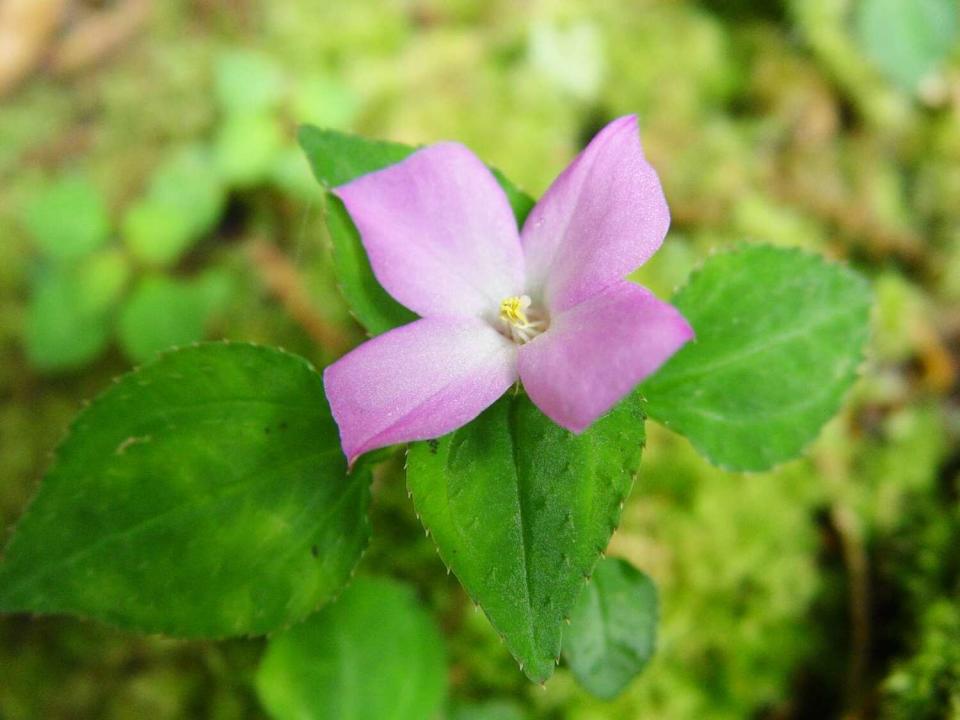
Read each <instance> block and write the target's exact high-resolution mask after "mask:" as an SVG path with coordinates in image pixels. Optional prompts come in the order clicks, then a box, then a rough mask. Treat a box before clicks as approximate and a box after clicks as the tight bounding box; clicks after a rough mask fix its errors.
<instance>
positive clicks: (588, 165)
mask: <svg viewBox="0 0 960 720" xmlns="http://www.w3.org/2000/svg"><path fill="white" fill-rule="evenodd" d="M669 225H670V211H669V210H668V208H667V202H666V199H665V198H664V196H663V189H662V188H661V187H660V180H659V179H658V178H657V173H656V171H654V169H653V168H652V167H651V166H650V164H649V163H648V162H647V161H646V159H645V158H644V155H643V150H642V149H641V147H640V136H639V132H638V129H637V118H636V116H635V115H629V116H627V117H622V118H620V119H618V120H614V121H613V122H611V123H610V124H609V125H607V126H606V127H605V128H604V129H603V130H601V131H600V132H599V133H598V134H597V136H596V137H594V138H593V140H592V141H591V142H590V144H589V145H588V146H587V147H586V149H584V150H583V152H581V153H580V155H578V156H577V158H576V159H575V160H574V161H573V162H572V163H570V165H569V166H568V167H567V169H566V170H564V171H563V173H562V174H561V175H560V176H559V177H558V178H557V179H556V180H555V181H554V182H553V184H552V185H551V186H550V187H549V189H548V190H547V192H546V193H545V194H544V196H543V197H542V198H541V199H540V202H538V203H537V205H536V207H534V208H533V210H532V211H531V212H530V215H529V216H528V217H527V221H526V223H524V226H523V232H522V233H521V237H522V243H523V251H524V255H525V257H526V266H527V289H528V291H529V292H530V294H531V295H534V296H535V297H538V298H541V299H542V300H543V301H544V302H545V303H546V305H547V307H548V308H549V309H550V310H551V312H561V311H563V310H566V309H567V308H571V307H573V306H574V305H576V304H577V303H578V302H582V301H583V300H586V299H587V298H588V297H590V296H591V295H593V294H594V293H597V292H599V291H600V290H602V289H603V288H605V287H606V286H607V285H609V284H611V283H612V282H615V281H617V280H620V279H622V278H623V277H624V276H626V275H627V274H629V273H630V272H632V271H633V270H635V269H636V268H637V267H639V266H640V265H642V264H643V263H644V262H645V261H646V260H647V258H649V257H650V256H651V255H653V254H654V253H655V252H656V251H657V248H659V247H660V244H661V243H662V242H663V238H664V236H665V235H666V233H667V228H668V227H669Z"/></svg>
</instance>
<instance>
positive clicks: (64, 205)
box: [23, 176, 110, 260]
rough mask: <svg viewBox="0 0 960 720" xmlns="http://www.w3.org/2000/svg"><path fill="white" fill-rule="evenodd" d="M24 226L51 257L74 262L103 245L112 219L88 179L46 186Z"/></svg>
mask: <svg viewBox="0 0 960 720" xmlns="http://www.w3.org/2000/svg"><path fill="white" fill-rule="evenodd" d="M23 222H24V225H25V226H26V228H27V230H28V231H29V232H30V234H31V235H32V236H33V239H34V240H35V241H36V243H37V245H38V246H39V248H40V249H41V250H42V251H43V253H44V254H46V255H47V256H48V257H50V258H54V259H57V260H73V259H76V258H79V257H83V256H84V255H87V254H88V253H90V252H92V251H94V250H96V249H97V248H98V247H100V246H101V245H103V244H104V243H105V242H106V241H107V238H108V237H109V235H110V217H109V215H108V214H107V208H106V205H105V204H104V201H103V198H102V197H101V196H100V193H99V192H98V191H97V189H96V188H95V187H94V186H93V185H92V184H91V183H90V182H89V181H87V180H84V179H82V178H80V177H78V176H69V177H65V178H62V179H60V180H58V181H56V182H54V183H52V184H51V185H49V186H48V187H46V188H45V189H44V190H43V191H42V192H41V193H40V194H39V195H37V197H35V198H34V199H33V200H32V202H30V203H29V204H28V205H27V207H26V210H25V212H24V217H23Z"/></svg>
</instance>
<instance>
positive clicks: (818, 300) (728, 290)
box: [641, 245, 870, 470]
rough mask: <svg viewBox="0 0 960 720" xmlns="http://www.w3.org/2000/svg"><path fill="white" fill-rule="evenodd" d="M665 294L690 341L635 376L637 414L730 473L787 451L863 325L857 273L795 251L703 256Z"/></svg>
mask: <svg viewBox="0 0 960 720" xmlns="http://www.w3.org/2000/svg"><path fill="white" fill-rule="evenodd" d="M672 302H673V304H674V305H675V306H676V307H677V308H678V309H679V310H680V312H682V313H683V315H684V316H685V317H686V318H687V320H688V321H690V323H691V325H693V328H694V330H695V332H696V339H695V340H694V341H693V342H690V343H688V344H687V345H686V346H684V347H683V348H682V349H681V350H680V352H678V353H677V354H676V355H674V356H673V357H672V358H671V359H670V360H669V361H668V362H667V363H666V364H665V365H664V366H663V367H662V368H660V370H659V371H658V372H657V373H656V374H654V375H653V376H652V377H651V378H650V379H648V380H647V381H646V382H645V383H644V384H643V385H641V391H642V393H643V394H644V396H645V397H646V407H647V412H648V413H649V415H650V417H652V418H653V419H655V420H659V421H660V422H662V423H664V424H665V425H667V426H668V427H670V428H671V429H673V430H676V431H677V432H680V433H682V434H683V435H686V436H687V437H688V438H689V439H690V441H691V442H692V443H693V445H694V446H695V447H696V448H697V449H698V450H699V451H700V452H701V453H703V455H705V456H706V457H707V458H708V459H709V460H710V461H711V462H713V463H714V464H715V465H718V466H720V467H723V468H727V469H731V470H766V469H768V468H770V467H772V466H773V465H775V464H777V463H779V462H783V461H785V460H789V459H791V458H794V457H796V456H797V455H799V454H800V453H801V452H802V451H803V449H804V447H805V446H806V445H808V444H809V443H810V442H811V441H813V439H814V438H815V437H816V435H817V433H818V432H819V431H820V428H821V427H822V426H823V424H824V423H826V421H827V420H829V419H830V418H831V417H832V416H833V415H834V414H835V413H836V412H837V410H838V409H839V407H840V404H841V402H842V400H843V396H844V394H845V393H846V392H847V390H849V389H850V386H851V385H852V384H853V381H854V380H855V378H856V375H857V367H858V365H859V364H860V361H861V358H862V357H863V348H864V344H865V342H866V339H867V335H868V332H869V326H868V321H869V315H870V291H869V289H868V287H867V283H866V282H865V281H864V280H863V278H861V277H860V276H859V275H858V274H856V273H855V272H853V271H851V270H849V269H847V268H845V267H842V266H841V265H837V264H833V263H829V262H827V261H825V260H823V259H822V258H820V257H817V256H814V255H809V254H806V253H804V252H801V251H798V250H791V249H783V248H774V247H769V246H763V245H754V246H745V247H742V248H740V249H738V250H735V251H732V252H725V253H721V254H718V255H714V256H712V257H711V258H710V259H708V260H707V262H706V263H705V264H704V266H703V268H702V269H701V270H700V271H699V272H697V273H695V274H694V275H693V277H692V278H691V280H690V282H689V284H688V285H687V286H686V287H684V288H683V289H681V290H680V291H679V292H678V293H677V295H676V296H675V297H674V298H673V301H672Z"/></svg>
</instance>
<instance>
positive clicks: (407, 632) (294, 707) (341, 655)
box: [257, 577, 446, 720]
mask: <svg viewBox="0 0 960 720" xmlns="http://www.w3.org/2000/svg"><path fill="white" fill-rule="evenodd" d="M257 690H258V691H259V694H260V699H261V701H262V702H263V705H264V707H265V708H266V709H267V711H268V712H269V714H270V715H271V716H272V717H273V718H275V719H276V720H301V719H303V718H310V719H311V720H426V719H429V718H434V717H437V714H438V711H439V710H440V706H441V704H442V703H443V698H444V694H445V691H446V666H445V662H444V652H443V638H442V637H441V636H440V633H439V631H438V630H437V627H436V625H435V624H434V622H433V619H432V618H431V617H430V616H429V615H428V614H427V613H426V612H424V610H423V608H421V607H420V605H419V603H418V602H417V599H416V598H415V597H414V595H413V593H412V592H410V589H409V588H407V587H405V586H404V585H401V584H400V583H398V582H396V581H394V580H387V579H384V578H366V577H358V578H356V579H355V580H354V581H353V582H352V583H351V584H350V586H349V587H348V588H347V589H346V590H344V591H343V594H342V595H341V596H340V597H339V598H338V599H337V601H336V602H335V603H333V604H331V605H329V606H327V607H326V608H324V609H323V610H321V611H320V612H319V613H317V614H316V615H314V616H313V617H311V618H309V619H308V620H307V621H306V622H304V623H303V624H301V625H297V626H296V627H293V628H290V629H289V630H287V631H286V632H284V633H282V634H280V635H278V636H277V637H275V638H273V639H272V640H271V641H270V645H269V646H268V648H267V652H266V655H265V656H264V659H263V662H262V664H261V665H260V670H259V672H258V673H257Z"/></svg>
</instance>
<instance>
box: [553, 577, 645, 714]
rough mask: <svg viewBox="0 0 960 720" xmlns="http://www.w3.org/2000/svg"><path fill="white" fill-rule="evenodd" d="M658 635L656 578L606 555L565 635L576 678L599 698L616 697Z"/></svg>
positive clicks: (640, 666)
mask: <svg viewBox="0 0 960 720" xmlns="http://www.w3.org/2000/svg"><path fill="white" fill-rule="evenodd" d="M656 637H657V588H656V586H655V585H654V584H653V581H652V580H650V578H649V577H647V576H646V575H645V574H643V573H642V572H640V571H639V570H637V569H636V568H634V567H633V566H632V565H630V563H628V562H626V561H624V560H620V559H617V558H605V559H604V560H601V561H600V562H599V563H598V564H597V569H596V570H595V571H594V573H593V578H592V579H591V581H590V583H589V584H588V585H587V586H586V587H585V588H584V589H583V592H582V593H581V594H580V598H579V599H578V600H577V604H576V606H575V607H574V609H573V615H572V616H571V617H570V627H569V628H568V629H567V632H566V633H565V634H564V637H563V654H564V657H566V659H567V662H568V663H569V665H570V669H571V670H572V671H573V674H574V676H575V677H576V678H577V681H578V682H579V683H580V684H581V685H583V687H584V688H586V689H587V690H588V691H589V692H590V693H591V694H593V695H596V696H597V697H599V698H603V699H605V700H609V699H612V698H614V697H616V696H617V695H619V694H620V693H621V692H622V691H623V689H624V688H626V687H627V685H628V684H629V683H630V681H631V680H632V679H633V678H634V677H636V675H637V674H638V673H639V672H640V671H641V670H642V669H643V668H644V666H645V665H646V664H647V663H648V662H649V661H650V658H652V657H653V652H654V648H655V646H656Z"/></svg>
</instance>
